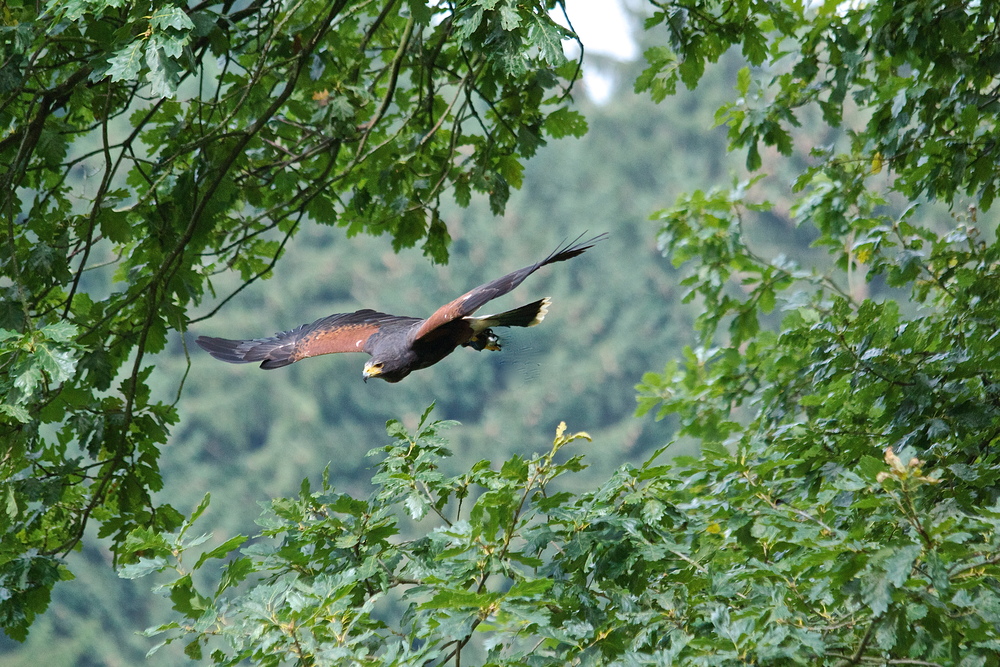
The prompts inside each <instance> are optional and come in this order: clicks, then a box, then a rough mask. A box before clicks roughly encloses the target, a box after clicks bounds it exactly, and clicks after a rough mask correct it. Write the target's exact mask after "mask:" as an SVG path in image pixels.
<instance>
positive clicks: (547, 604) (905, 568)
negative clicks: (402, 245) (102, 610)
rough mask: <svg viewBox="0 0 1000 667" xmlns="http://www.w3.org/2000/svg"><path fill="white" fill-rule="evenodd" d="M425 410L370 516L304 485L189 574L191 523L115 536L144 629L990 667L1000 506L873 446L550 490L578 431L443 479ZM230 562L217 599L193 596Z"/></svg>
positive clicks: (396, 450) (627, 471)
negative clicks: (148, 590) (142, 579)
mask: <svg viewBox="0 0 1000 667" xmlns="http://www.w3.org/2000/svg"><path fill="white" fill-rule="evenodd" d="M429 414H430V409H428V411H427V412H425V414H424V415H423V417H422V419H421V421H420V423H419V425H418V426H417V428H416V430H415V432H414V433H412V434H410V433H408V432H407V431H406V430H405V429H403V428H402V426H401V425H400V424H399V423H398V422H395V421H390V422H389V424H388V425H387V431H388V433H389V436H390V438H391V439H392V442H391V444H390V445H388V446H386V447H384V448H380V449H377V450H373V452H372V453H373V454H383V455H384V457H385V458H384V459H383V460H382V461H381V462H380V463H379V466H378V472H377V474H376V475H375V477H374V482H375V484H376V486H377V488H376V490H375V491H374V492H373V494H372V495H371V496H370V497H369V498H368V499H367V500H358V499H355V498H352V497H350V496H348V495H346V494H341V493H337V492H336V491H334V489H332V488H331V487H330V486H329V484H328V482H327V481H325V480H324V482H323V485H322V488H321V489H319V490H317V491H313V490H312V489H311V488H310V486H309V484H308V483H304V484H303V487H302V491H301V493H300V495H299V497H297V498H283V499H277V500H274V501H273V502H272V503H271V504H270V506H269V507H268V508H267V509H266V511H265V513H264V514H263V516H262V518H261V520H260V525H261V526H262V530H261V533H260V534H259V535H258V536H256V537H254V538H253V539H252V541H251V543H250V546H246V547H243V548H240V546H241V545H242V544H243V543H244V540H245V538H243V537H236V538H233V539H231V540H229V541H228V542H226V543H224V544H222V545H220V546H218V547H216V548H214V549H212V550H210V551H207V552H203V553H202V554H201V555H200V556H198V557H197V560H196V562H195V564H194V566H193V567H191V568H190V569H189V568H188V567H187V566H185V563H186V562H190V561H191V560H193V559H195V557H196V554H197V549H195V547H196V546H197V545H198V544H199V543H200V542H201V541H203V538H198V539H194V540H186V539H185V538H184V531H185V530H186V529H187V528H188V527H189V524H186V525H185V528H184V529H182V530H181V531H180V532H179V533H178V534H177V535H176V536H172V537H170V538H167V539H160V540H159V541H151V540H149V539H147V537H146V535H145V534H144V533H140V534H138V535H133V536H130V538H129V540H128V543H129V544H131V545H132V546H133V548H135V549H137V550H140V551H141V553H142V557H141V558H140V559H139V560H138V561H137V562H136V563H135V564H134V565H129V566H126V567H125V568H124V569H123V576H128V577H133V576H144V575H147V574H150V573H153V572H160V573H168V574H169V575H170V578H169V579H168V580H167V581H166V583H163V584H161V585H160V586H159V587H158V589H159V590H160V591H161V593H162V594H164V595H168V596H169V597H170V599H171V600H172V601H173V607H174V610H175V612H176V614H175V616H176V618H175V620H173V621H170V622H168V623H165V624H162V625H160V626H158V627H156V628H151V629H150V630H149V631H148V633H149V634H152V635H164V634H165V635H166V640H165V641H167V642H172V641H183V642H185V644H186V649H185V651H186V653H187V654H188V655H189V656H191V657H193V658H197V659H202V658H203V659H206V660H208V661H209V662H211V663H212V664H220V665H231V664H238V663H240V662H241V661H249V662H250V663H251V664H270V665H278V664H379V665H404V664H406V665H430V664H440V665H443V664H451V663H452V662H458V661H459V660H465V661H468V660H469V656H472V659H473V660H474V661H478V662H480V663H483V664H493V665H526V664H532V665H565V664H571V663H574V662H584V663H588V664H662V663H664V662H666V663H668V664H679V665H730V664H733V665H735V664H830V665H835V664H842V663H843V661H844V660H852V659H855V658H854V657H853V656H866V655H871V656H873V657H875V656H884V655H893V656H899V657H901V658H910V659H920V660H924V661H927V662H929V664H958V661H959V660H965V661H967V662H964V663H963V664H981V665H986V664H996V661H995V657H996V650H995V648H996V646H997V642H998V641H1000V632H998V630H997V628H998V616H997V613H998V610H1000V585H998V583H997V581H998V579H997V575H998V574H1000V572H998V570H1000V564H998V559H997V557H996V553H997V550H998V549H1000V505H998V504H996V503H994V504H992V505H991V506H989V507H982V508H980V509H979V510H977V511H975V512H972V511H966V510H964V509H962V508H961V507H960V506H959V505H958V504H956V503H954V502H951V501H950V499H948V498H947V497H946V495H948V494H944V495H943V494H942V493H941V490H942V489H946V488H949V487H951V488H954V485H955V483H956V481H957V480H955V478H954V476H953V474H952V473H951V472H950V471H945V470H938V471H936V472H934V473H931V474H927V473H925V472H924V470H923V467H922V466H923V465H924V464H922V463H921V462H920V461H917V460H916V459H911V460H909V461H908V462H905V463H904V462H903V461H901V460H900V459H899V458H898V457H897V456H896V455H895V454H893V453H892V450H891V449H890V450H887V451H886V453H885V456H884V462H883V461H881V460H879V459H877V458H875V457H873V456H870V455H868V456H865V457H863V458H862V459H861V460H860V461H859V465H857V466H855V467H854V468H853V469H851V468H847V467H844V466H840V465H832V466H828V467H827V468H826V469H824V470H822V471H816V473H815V474H813V475H810V476H809V477H810V478H809V483H804V482H803V475H802V471H801V468H802V466H803V465H804V459H805V457H801V458H799V459H792V458H787V457H783V456H781V455H780V453H779V452H777V451H776V449H775V448H774V446H773V444H774V443H773V442H768V441H766V440H765V439H764V438H754V439H753V440H752V442H749V443H748V444H747V445H746V446H743V447H741V448H740V454H739V455H738V456H731V455H729V453H728V452H727V451H725V450H724V449H720V448H715V449H713V448H711V447H705V448H704V451H703V453H704V456H703V458H701V459H682V460H677V461H675V462H674V463H673V464H669V465H653V464H646V465H644V466H642V467H639V468H636V467H632V466H624V467H622V468H621V469H620V470H619V471H618V472H617V473H616V474H615V475H613V476H612V477H611V478H610V479H609V480H608V481H607V482H606V483H604V484H603V485H602V486H601V487H600V488H598V489H597V490H595V491H591V492H584V491H574V492H569V491H565V490H562V491H559V490H554V486H555V482H556V480H557V478H560V477H562V478H564V479H563V480H562V482H563V483H562V485H561V486H563V487H564V488H565V487H568V488H574V485H573V481H572V477H573V476H574V475H576V474H578V473H579V472H580V470H581V469H582V460H581V457H580V456H579V455H578V456H573V457H570V458H568V459H565V460H563V461H562V462H559V461H560V459H563V458H564V457H563V456H561V455H560V450H561V449H562V448H563V447H565V446H566V445H568V444H569V443H571V442H572V441H574V440H577V439H581V438H583V439H589V437H588V436H587V435H586V434H585V433H577V434H573V435H568V434H567V433H566V432H565V425H561V426H560V428H559V430H558V431H557V433H556V438H555V440H554V442H553V445H552V448H551V450H550V451H549V452H548V453H547V454H545V455H541V456H535V457H532V458H530V459H522V458H520V457H514V458H511V459H509V460H507V461H505V462H503V463H502V464H500V465H497V464H491V463H490V462H489V461H481V462H479V463H477V464H475V465H474V466H472V467H471V468H470V469H469V470H468V472H466V473H463V474H461V475H457V476H446V475H443V474H441V472H440V466H441V463H442V457H444V456H448V455H449V452H448V450H447V449H446V448H445V445H446V444H447V443H446V441H445V440H443V439H442V437H441V431H442V429H444V428H445V427H447V426H451V424H450V423H447V422H431V421H429ZM939 475H947V476H939ZM567 478H568V479H567ZM404 513H405V514H406V515H408V516H403V515H404ZM198 514H199V512H195V516H197V515H198ZM407 518H408V519H410V520H414V521H419V522H420V523H419V524H417V526H411V527H410V528H409V531H410V532H415V534H414V535H412V536H410V537H406V536H404V535H403V533H404V532H406V530H407V529H406V528H405V526H406V525H407V521H406V519H407ZM192 521H193V519H192ZM227 553H228V557H229V560H228V561H227V564H226V565H225V567H224V568H223V569H222V571H221V575H220V578H219V582H218V584H216V585H215V586H214V590H209V589H210V588H211V586H208V587H196V586H194V585H193V584H192V574H193V572H194V571H196V570H198V569H199V568H200V567H201V566H202V565H203V564H204V563H205V562H207V559H210V558H220V557H221V558H226V557H227ZM241 583H242V584H243V585H244V588H243V589H234V588H233V586H234V585H236V584H241ZM220 639H224V640H225V641H224V642H220V641H219V640H220ZM154 650H155V649H154Z"/></svg>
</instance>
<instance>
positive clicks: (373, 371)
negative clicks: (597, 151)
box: [361, 362, 382, 384]
mask: <svg viewBox="0 0 1000 667" xmlns="http://www.w3.org/2000/svg"><path fill="white" fill-rule="evenodd" d="M381 372H382V369H381V368H380V367H378V366H372V364H371V362H369V363H367V364H365V369H364V370H363V371H361V379H362V380H364V382H365V383H366V384H367V383H368V378H373V377H375V376H376V375H379V374H380V373H381Z"/></svg>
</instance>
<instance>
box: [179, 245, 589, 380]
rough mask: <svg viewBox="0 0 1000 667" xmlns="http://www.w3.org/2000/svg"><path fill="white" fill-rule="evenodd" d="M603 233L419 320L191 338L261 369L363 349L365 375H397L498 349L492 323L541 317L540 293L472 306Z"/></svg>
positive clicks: (358, 321)
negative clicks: (488, 309)
mask: <svg viewBox="0 0 1000 667" xmlns="http://www.w3.org/2000/svg"><path fill="white" fill-rule="evenodd" d="M606 237H607V234H601V235H599V236H595V237H594V238H592V239H590V240H589V241H583V242H580V239H579V238H577V239H576V241H574V242H572V243H569V244H567V245H566V246H564V247H561V248H558V249H556V250H555V251H554V252H553V253H552V254H550V255H549V256H548V257H546V258H545V259H543V260H542V261H540V262H537V263H535V264H532V265H531V266H526V267H524V268H523V269H518V270H517V271H514V272H512V273H508V274H507V275H505V276H503V277H502V278H497V279H496V280H491V281H490V282H488V283H486V284H484V285H480V286H479V287H476V288H475V289H472V290H470V291H468V292H466V293H465V294H463V295H462V296H460V297H458V298H457V299H455V300H454V301H451V302H449V303H446V304H444V305H443V306H441V307H440V308H438V309H437V310H436V311H434V313H432V314H431V316H430V317H428V318H425V319H421V318H419V317H404V316H400V315H388V314H386V313H380V312H377V311H374V310H369V309H367V308H366V309H364V310H358V311H355V312H353V313H337V314H335V315H329V316H327V317H324V318H322V319H319V320H316V321H315V322H313V323H312V324H303V325H302V326H300V327H298V328H296V329H292V330H291V331H284V332H282V333H279V334H276V335H274V336H273V337H271V338H256V339H253V340H229V339H227V338H212V337H210V336H199V337H198V338H197V340H196V341H195V342H196V343H198V345H200V346H201V347H202V348H204V349H205V350H206V351H207V352H208V353H209V354H211V355H212V356H213V357H215V358H216V359H220V360H222V361H227V362H229V363H231V364H245V363H252V362H257V361H259V362H260V367H261V368H268V369H270V368H281V367H282V366H287V365H289V364H292V363H295V362H296V361H299V360H301V359H306V358H307V357H315V356H318V355H321V354H333V353H335V352H367V353H368V354H370V355H371V357H372V358H371V359H370V360H369V361H368V362H367V363H366V364H365V368H364V380H365V381H366V382H367V381H368V378H382V379H383V380H385V381H386V382H399V381H400V380H402V379H403V378H404V377H406V376H407V375H409V374H410V373H411V372H413V371H415V370H419V369H421V368H427V367H428V366H431V365H433V364H436V363H437V362H439V361H441V360H442V359H444V358H445V357H447V356H448V355H449V354H451V353H452V352H453V351H454V350H455V349H456V348H457V347H459V346H465V347H471V348H473V349H475V350H484V349H486V350H499V349H500V343H499V340H498V338H497V336H496V334H495V333H493V327H531V326H534V325H536V324H538V323H539V322H541V321H542V319H543V318H544V317H545V314H546V313H547V312H548V309H549V304H550V303H551V302H550V300H549V298H548V297H546V298H544V299H539V300H538V301H534V302H532V303H529V304H527V305H525V306H521V307H520V308H515V309H513V310H508V311H506V312H503V313H497V314H495V315H484V316H479V317H474V316H473V313H475V312H476V311H477V310H478V309H479V308H480V307H481V306H482V305H483V304H485V303H486V302H487V301H492V300H493V299H495V298H497V297H499V296H503V295H504V294H507V293H508V292H510V291H511V290H512V289H514V288H515V287H517V286H518V285H520V284H521V282H522V281H524V279H525V278H527V277H528V276H530V275H531V274H532V273H534V272H535V271H537V270H538V269H540V268H542V267H543V266H545V265H546V264H554V263H555V262H563V261H566V260H567V259H572V258H573V257H576V256H577V255H579V254H581V253H583V252H584V251H586V250H587V249H588V248H590V247H592V246H593V245H594V244H595V243H597V242H598V241H602V240H604V239H605V238H606Z"/></svg>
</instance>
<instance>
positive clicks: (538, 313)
mask: <svg viewBox="0 0 1000 667" xmlns="http://www.w3.org/2000/svg"><path fill="white" fill-rule="evenodd" d="M551 305H552V299H550V298H549V297H545V298H544V299H539V300H538V301H535V302H533V303H529V304H528V305H526V306H521V307H520V308H515V309H514V310H508V311H507V312H504V313H497V314H496V315H484V316H482V317H470V318H468V319H469V320H470V321H471V324H472V328H473V330H474V331H477V332H479V331H482V330H483V329H488V328H489V327H533V326H535V325H536V324H538V323H539V322H541V321H542V320H544V319H545V315H546V314H547V313H548V312H549V306H551Z"/></svg>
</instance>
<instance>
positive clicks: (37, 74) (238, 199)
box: [0, 0, 585, 639]
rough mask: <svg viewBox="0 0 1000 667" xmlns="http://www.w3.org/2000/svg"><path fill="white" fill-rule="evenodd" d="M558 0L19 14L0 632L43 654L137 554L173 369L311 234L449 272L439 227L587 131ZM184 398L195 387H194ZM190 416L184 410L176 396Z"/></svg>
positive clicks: (12, 120) (170, 411) (0, 69)
mask: <svg viewBox="0 0 1000 667" xmlns="http://www.w3.org/2000/svg"><path fill="white" fill-rule="evenodd" d="M555 5H556V3H555V2H552V1H547V0H546V1H539V2H531V3H523V2H522V3H514V2H508V1H506V0H504V1H502V2H496V1H495V0H490V1H484V2H470V3H462V4H461V6H459V7H455V6H453V5H449V4H441V3H437V2H419V1H416V0H410V1H407V2H397V1H396V0H386V1H385V2H377V3H360V4H358V3H354V4H351V3H347V2H344V1H343V0H316V1H313V0H307V1H306V2H300V3H294V4H292V5H287V4H286V3H282V2H272V1H270V0H255V1H253V2H250V3H243V4H238V5H234V4H233V3H229V2H226V3H222V4H217V5H207V4H192V5H190V6H187V5H177V4H170V3H167V4H163V3H148V2H147V3H138V4H132V3H123V2H119V1H117V0H110V1H106V0H53V1H52V2H49V3H47V4H45V3H42V4H36V3H26V2H19V1H15V2H10V3H6V4H5V5H4V7H3V21H2V23H3V26H0V33H2V34H3V39H2V40H0V50H2V52H0V92H2V95H0V99H2V102H0V128H3V129H2V132H0V165H2V166H0V229H2V230H3V232H2V236H3V240H2V242H0V367H2V369H3V372H2V374H0V391H2V394H0V440H2V442H3V443H4V457H3V460H2V462H0V480H3V481H2V490H3V497H4V499H5V501H6V502H5V508H6V512H5V513H4V514H3V519H2V524H0V529H2V530H0V586H3V589H4V593H3V595H2V596H0V625H2V626H3V627H4V628H5V630H6V631H7V632H8V633H9V634H10V635H11V636H14V637H17V638H19V639H20V638H23V637H24V635H25V633H26V631H27V628H28V626H29V625H30V623H31V620H32V618H33V616H34V615H35V614H36V613H38V612H39V611H41V610H42V609H44V608H45V606H46V604H47V601H48V598H49V593H48V591H49V589H50V588H51V586H52V584H53V582H54V581H56V580H58V579H61V578H66V577H68V576H70V575H69V573H68V572H67V571H66V570H65V569H64V565H63V561H62V557H63V556H65V555H66V554H67V553H69V552H71V551H72V550H74V549H75V548H77V547H78V546H79V545H80V541H81V539H82V538H83V535H84V531H85V530H86V527H87V525H88V524H91V523H93V522H96V523H97V524H98V526H99V527H98V529H97V535H98V536H99V537H110V538H111V539H112V542H113V547H112V548H113V549H114V550H115V551H116V552H117V551H118V549H119V547H120V546H121V542H122V540H123V539H124V537H125V535H127V534H130V533H132V531H133V530H134V529H135V528H136V527H142V528H143V529H145V530H149V531H152V534H159V533H161V532H164V531H168V532H169V531H172V530H175V529H177V528H178V527H179V526H180V524H181V521H182V517H181V515H180V514H179V513H178V512H177V511H175V510H174V509H173V508H172V507H170V506H169V505H168V504H165V503H164V504H161V503H159V502H157V501H155V500H153V497H152V494H153V493H154V492H156V491H158V490H159V489H160V488H161V486H162V478H161V473H160V469H159V451H160V448H161V447H162V446H163V445H164V443H165V442H166V441H167V437H168V433H169V429H170V427H171V425H173V424H174V423H175V422H176V420H177V415H176V411H175V404H174V403H172V402H169V401H165V400H163V399H162V398H159V397H157V396H155V395H154V393H153V392H152V391H151V389H150V387H151V386H152V382H151V380H150V377H151V376H152V374H153V371H154V368H155V364H154V363H152V362H151V355H153V354H155V353H157V352H160V351H162V350H164V348H165V346H166V344H167V340H168V338H169V337H170V336H171V334H175V333H176V332H184V331H185V330H186V328H187V326H188V324H189V320H190V314H189V309H190V308H192V307H194V306H197V305H198V304H200V303H202V302H203V300H204V299H206V298H212V299H214V298H215V297H216V294H215V293H214V289H215V285H214V283H213V279H214V278H215V277H216V276H219V275H220V274H228V273H235V274H236V275H238V276H239V278H240V283H239V285H240V286H239V287H236V288H235V289H237V290H239V289H241V288H242V286H243V285H246V284H247V283H249V282H253V281H255V280H257V279H259V278H261V277H267V276H268V275H269V274H270V272H271V270H272V268H273V267H274V265H275V263H276V262H277V260H278V259H279V257H280V256H281V255H282V253H283V251H284V249H285V247H286V244H287V243H288V242H289V241H290V239H291V238H292V237H293V236H294V235H295V233H296V232H297V231H298V230H299V229H300V227H301V226H302V224H303V221H309V220H311V221H315V222H319V223H322V224H328V225H332V224H336V225H341V226H343V227H345V228H346V229H347V230H348V231H349V233H350V234H352V235H353V234H358V233H361V232H365V233H370V234H383V233H388V234H389V235H390V236H391V237H392V242H393V245H394V247H395V248H396V249H399V248H401V247H407V246H413V245H416V244H418V243H422V244H423V249H424V251H425V253H426V254H427V255H428V256H429V257H431V258H432V259H433V260H435V261H445V260H446V259H447V246H448V243H449V241H450V234H449V232H448V229H447V228H446V226H445V225H444V222H443V221H442V218H441V215H440V212H439V210H440V207H441V205H442V203H443V202H444V201H446V198H447V195H446V193H448V192H452V191H453V192H455V198H456V199H457V200H458V201H459V202H460V203H466V204H467V203H468V202H469V198H470V195H471V193H474V192H475V193H483V194H485V195H488V197H489V200H490V204H491V206H492V209H493V211H494V213H500V212H501V211H502V210H503V208H504V206H505V204H506V202H507V198H508V196H509V193H510V189H511V187H515V188H516V187H518V186H519V185H520V183H521V178H522V176H521V160H523V159H524V158H526V157H529V156H531V155H532V154H534V152H535V151H536V150H537V148H538V147H539V146H542V145H544V143H545V141H546V138H547V137H549V136H567V135H579V134H580V133H582V132H583V131H584V130H585V124H584V123H583V122H582V119H581V118H580V117H579V115H578V114H577V112H575V111H572V110H570V109H569V108H568V105H569V102H570V99H569V95H568V90H569V87H570V86H571V85H572V82H573V79H574V78H575V76H576V75H577V72H578V69H579V68H578V65H577V63H567V62H566V59H565V57H564V56H563V53H562V50H561V41H562V40H563V39H566V38H573V35H572V34H571V33H570V32H569V31H567V30H565V29H564V28H562V27H560V26H559V25H558V24H557V23H555V22H554V21H553V20H552V19H551V18H550V16H549V12H550V11H552V10H553V9H554V8H555ZM171 393H174V394H179V390H178V388H176V387H174V388H172V389H171ZM174 400H176V399H174Z"/></svg>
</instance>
